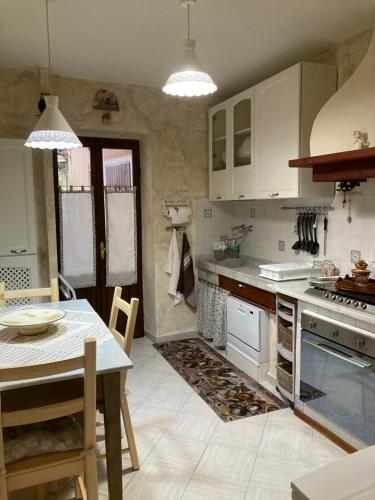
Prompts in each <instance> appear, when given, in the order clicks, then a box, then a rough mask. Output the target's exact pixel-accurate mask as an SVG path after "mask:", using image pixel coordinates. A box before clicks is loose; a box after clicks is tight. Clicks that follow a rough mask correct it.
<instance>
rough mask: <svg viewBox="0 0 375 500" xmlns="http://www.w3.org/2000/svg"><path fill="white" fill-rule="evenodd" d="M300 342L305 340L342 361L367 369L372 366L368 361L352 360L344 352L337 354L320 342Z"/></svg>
mask: <svg viewBox="0 0 375 500" xmlns="http://www.w3.org/2000/svg"><path fill="white" fill-rule="evenodd" d="M302 342H305V343H306V344H309V345H311V346H312V347H315V348H316V349H319V351H323V352H325V353H327V354H330V355H331V356H334V357H335V358H338V359H341V360H342V361H346V362H347V363H350V364H351V365H354V366H358V367H359V368H366V369H367V370H370V369H372V368H373V366H374V365H372V364H370V363H361V362H360V361H354V360H353V359H350V358H348V357H347V356H345V355H344V354H338V353H337V352H335V351H332V350H331V349H329V347H326V346H323V345H322V344H318V343H317V342H313V341H311V340H308V339H303V340H302Z"/></svg>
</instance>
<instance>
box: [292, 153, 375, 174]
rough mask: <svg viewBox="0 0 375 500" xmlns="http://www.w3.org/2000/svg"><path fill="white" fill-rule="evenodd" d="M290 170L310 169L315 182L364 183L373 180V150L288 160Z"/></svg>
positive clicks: (374, 160)
mask: <svg viewBox="0 0 375 500" xmlns="http://www.w3.org/2000/svg"><path fill="white" fill-rule="evenodd" d="M289 166H290V167H292V168H312V169H313V175H312V178H313V181H315V182H340V181H364V180H365V179H370V178H375V148H367V149H356V150H353V151H343V152H341V153H332V154H326V155H320V156H311V157H310V158H300V159H297V160H290V161H289Z"/></svg>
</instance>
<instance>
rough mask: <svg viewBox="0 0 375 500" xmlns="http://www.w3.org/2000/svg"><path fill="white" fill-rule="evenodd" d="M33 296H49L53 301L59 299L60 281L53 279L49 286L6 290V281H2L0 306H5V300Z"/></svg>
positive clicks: (0, 283) (0, 285)
mask: <svg viewBox="0 0 375 500" xmlns="http://www.w3.org/2000/svg"><path fill="white" fill-rule="evenodd" d="M32 297H49V298H50V300H51V302H58V300H59V281H58V279H57V278H52V279H51V286H49V287H47V288H27V289H25V290H5V283H4V282H3V281H1V282H0V307H5V301H6V300H11V299H23V298H32Z"/></svg>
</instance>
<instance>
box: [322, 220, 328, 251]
mask: <svg viewBox="0 0 375 500" xmlns="http://www.w3.org/2000/svg"><path fill="white" fill-rule="evenodd" d="M323 229H324V257H326V255H327V233H328V218H327V216H326V215H325V216H324V221H323Z"/></svg>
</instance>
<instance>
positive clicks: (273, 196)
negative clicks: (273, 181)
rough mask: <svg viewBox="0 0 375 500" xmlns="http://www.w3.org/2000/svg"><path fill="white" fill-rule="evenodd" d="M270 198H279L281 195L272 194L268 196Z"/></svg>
mask: <svg viewBox="0 0 375 500" xmlns="http://www.w3.org/2000/svg"><path fill="white" fill-rule="evenodd" d="M268 196H269V197H270V198H277V196H279V193H272V194H269V195H268Z"/></svg>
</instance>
